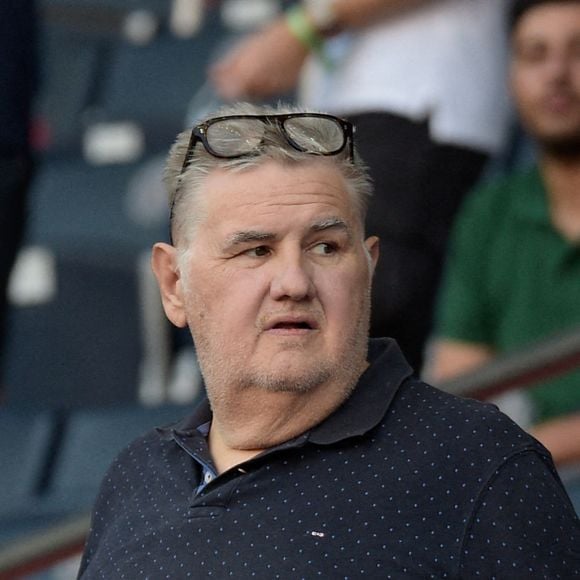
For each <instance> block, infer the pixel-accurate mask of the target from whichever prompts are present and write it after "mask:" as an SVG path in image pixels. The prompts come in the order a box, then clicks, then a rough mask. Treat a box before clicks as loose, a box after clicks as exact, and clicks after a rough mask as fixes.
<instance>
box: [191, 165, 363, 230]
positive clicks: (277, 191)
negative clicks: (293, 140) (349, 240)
mask: <svg viewBox="0 0 580 580" xmlns="http://www.w3.org/2000/svg"><path fill="white" fill-rule="evenodd" d="M350 189H351V188H350V186H349V183H348V180H347V179H345V177H344V175H343V174H342V172H341V171H340V169H338V168H337V167H336V165H335V164H333V163H331V162H328V161H325V160H314V161H311V162H308V163H299V164H297V163H294V164H292V163H279V162H277V161H266V162H264V163H261V164H258V165H255V166H251V167H244V168H239V169H223V168H222V169H217V170H214V171H212V172H211V173H210V174H209V175H208V176H207V177H206V179H205V181H204V184H203V186H202V187H201V188H200V196H199V198H200V200H202V202H203V204H204V206H205V212H206V217H207V218H213V219H218V220H219V215H220V214H223V215H226V214H227V215H228V216H230V217H239V218H243V217H245V216H246V214H250V215H253V214H256V215H260V214H261V213H268V212H270V211H285V210H292V211H294V210H295V211H298V210H299V209H300V208H304V207H310V206H312V207H317V208H320V207H322V208H324V207H328V208H329V210H332V212H333V213H337V212H339V213H341V214H344V215H345V216H348V217H349V219H353V217H351V216H358V211H357V208H356V204H355V199H354V195H353V192H351V191H350ZM216 214H217V215H216ZM289 215H290V214H289Z"/></svg>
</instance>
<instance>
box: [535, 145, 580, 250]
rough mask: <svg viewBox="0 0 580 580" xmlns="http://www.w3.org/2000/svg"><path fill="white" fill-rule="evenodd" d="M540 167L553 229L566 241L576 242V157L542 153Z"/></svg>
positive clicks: (579, 164) (579, 230) (579, 222)
mask: <svg viewBox="0 0 580 580" xmlns="http://www.w3.org/2000/svg"><path fill="white" fill-rule="evenodd" d="M540 167H541V170H542V175H543V178H544V182H545V184H546V189H547V191H548V199H549V205H550V215H551V218H552V223H553V224H554V227H555V228H556V229H557V230H558V231H559V232H560V233H561V234H562V235H563V236H564V237H565V238H567V239H569V240H573V241H576V240H580V154H579V155H578V156H575V157H572V156H570V157H556V156H552V155H548V154H545V155H543V156H542V157H541V159H540Z"/></svg>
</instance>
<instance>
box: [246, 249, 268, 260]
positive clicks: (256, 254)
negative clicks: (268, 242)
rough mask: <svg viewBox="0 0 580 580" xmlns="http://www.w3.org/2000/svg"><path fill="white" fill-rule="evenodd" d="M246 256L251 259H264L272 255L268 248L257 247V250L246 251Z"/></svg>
mask: <svg viewBox="0 0 580 580" xmlns="http://www.w3.org/2000/svg"><path fill="white" fill-rule="evenodd" d="M244 254H245V255H246V256H249V257H250V258H263V257H264V256H268V255H269V254H270V248H268V246H257V247H256V248H251V249H249V250H246V251H245V252H244Z"/></svg>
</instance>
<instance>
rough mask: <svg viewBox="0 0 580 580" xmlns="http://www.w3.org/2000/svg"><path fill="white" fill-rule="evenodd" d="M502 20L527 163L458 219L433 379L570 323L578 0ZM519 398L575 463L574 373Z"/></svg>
mask: <svg viewBox="0 0 580 580" xmlns="http://www.w3.org/2000/svg"><path fill="white" fill-rule="evenodd" d="M510 25H511V29H510V30H511V42H512V56H511V70H510V83H511V88H512V93H513V97H514V101H515V104H516V106H517V108H518V111H519V114H520V118H521V121H522V124H523V126H524V128H525V129H527V132H528V133H529V135H530V136H531V137H532V138H533V139H534V141H535V142H536V144H537V148H538V163H537V165H536V166H534V167H533V168H532V169H531V170H530V171H527V172H525V173H519V174H516V175H513V176H509V177H507V178H506V179H504V180H503V181H502V182H501V183H499V184H492V185H491V186H489V187H486V188H485V189H483V190H482V191H479V192H476V193H475V194H474V195H473V196H472V197H471V198H470V200H469V202H468V204H467V205H466V206H465V207H464V209H463V211H462V214H461V216H460V217H459V220H458V222H457V226H456V231H455V239H454V243H453V244H452V247H451V255H450V263H449V268H448V273H447V281H446V285H445V287H444V291H443V293H442V296H441V304H440V317H439V327H438V331H437V338H438V340H437V343H436V345H435V348H434V360H433V365H432V373H431V379H432V380H434V381H438V380H442V379H447V378H451V377H452V376H455V375H458V374H460V373H462V372H466V371H468V370H470V369H473V368H475V367H477V366H479V365H481V364H483V363H485V362H488V361H491V360H492V359H493V358H494V357H496V356H497V355H500V354H504V353H509V352H511V351H514V350H517V349H520V348H523V347H525V345H527V344H529V343H531V342H533V341H538V340H540V339H542V338H545V337H548V336H550V335H552V334H555V333H558V332H561V331H564V330H568V329H572V328H574V327H578V326H580V300H579V297H580V2H579V1H578V0H523V1H522V0H516V2H514V4H513V8H512V14H511V21H510ZM527 394H529V402H531V407H532V409H531V411H529V412H528V418H527V419H526V421H527V422H528V425H531V424H535V427H534V429H533V432H534V434H535V435H536V436H537V437H538V438H539V439H540V440H541V441H542V442H543V443H544V444H545V445H546V446H547V447H548V448H549V449H550V451H551V452H552V454H553V456H554V459H555V460H556V462H557V463H560V464H565V463H568V462H572V461H580V370H578V371H575V372H571V373H569V374H567V375H564V376H561V377H557V378H555V379H552V380H547V381H545V382H544V383H542V384H540V385H538V386H536V387H533V388H532V389H530V390H529V391H527ZM577 413H578V414H577ZM565 415H566V418H564V416H565Z"/></svg>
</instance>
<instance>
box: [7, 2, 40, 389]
mask: <svg viewBox="0 0 580 580" xmlns="http://www.w3.org/2000/svg"><path fill="white" fill-rule="evenodd" d="M37 48H38V47H37V22H36V11H35V3H34V1H33V0H2V1H1V2H0V376H1V371H2V354H3V350H4V347H5V343H6V317H7V310H8V300H7V288H8V280H9V277H10V272H11V270H12V266H13V265H14V262H15V259H16V255H17V253H18V250H19V248H20V244H21V242H22V239H23V235H24V229H25V224H26V211H27V200H28V189H29V185H30V181H31V178H32V174H33V163H32V154H31V144H30V123H31V109H32V105H33V97H34V93H35V88H36V84H37V74H38V71H37ZM0 385H1V378H0Z"/></svg>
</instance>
